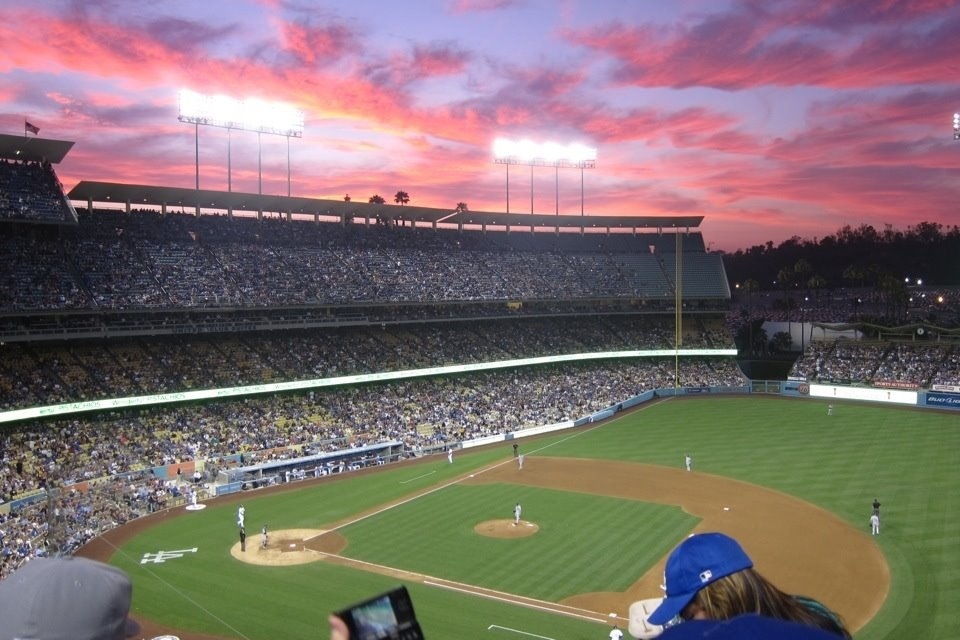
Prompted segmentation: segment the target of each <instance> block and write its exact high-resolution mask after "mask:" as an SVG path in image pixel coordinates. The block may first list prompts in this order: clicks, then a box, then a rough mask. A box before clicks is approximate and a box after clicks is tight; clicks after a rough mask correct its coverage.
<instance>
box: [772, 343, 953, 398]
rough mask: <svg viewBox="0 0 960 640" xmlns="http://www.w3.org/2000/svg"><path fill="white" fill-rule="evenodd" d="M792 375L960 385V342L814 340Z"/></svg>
mask: <svg viewBox="0 0 960 640" xmlns="http://www.w3.org/2000/svg"><path fill="white" fill-rule="evenodd" d="M790 375H792V376H794V377H799V378H803V379H805V380H823V381H834V382H843V383H848V384H849V383H854V384H875V385H879V386H883V385H891V384H897V383H900V384H902V385H904V386H909V387H913V388H925V387H930V386H931V385H934V384H943V385H955V386H956V385H960V342H958V343H956V344H941V343H929V342H919V343H904V342H878V341H852V340H846V339H841V340H822V341H814V342H812V343H811V344H810V345H809V346H808V347H807V349H806V351H805V352H804V353H803V354H802V355H801V357H800V358H799V359H798V360H797V362H796V363H795V364H794V365H793V368H792V370H791V373H790Z"/></svg>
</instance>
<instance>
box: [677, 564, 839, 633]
mask: <svg viewBox="0 0 960 640" xmlns="http://www.w3.org/2000/svg"><path fill="white" fill-rule="evenodd" d="M690 605H696V606H697V607H698V608H699V609H700V610H701V611H702V612H703V614H704V615H705V617H706V618H708V619H710V620H726V619H728V618H733V617H736V616H739V615H742V614H745V613H757V614H760V615H762V616H767V617H769V618H779V619H781V620H789V621H792V622H798V623H800V624H805V625H807V626H811V627H816V628H818V629H823V630H824V631H830V632H832V633H836V634H838V635H840V636H842V637H844V638H850V637H851V636H850V632H849V631H847V630H846V628H845V627H844V625H843V622H842V621H841V620H840V618H839V616H837V615H836V614H835V613H833V612H832V611H830V610H829V609H828V608H827V607H825V606H824V605H823V604H821V603H819V602H817V601H816V600H812V599H810V598H804V597H801V596H792V595H790V594H787V593H784V592H783V591H780V589H778V588H777V587H775V586H774V585H773V584H772V583H771V582H769V581H768V580H766V579H765V578H764V577H763V576H761V575H760V574H759V573H758V572H757V571H756V570H755V569H744V570H742V571H737V572H735V573H731V574H730V575H728V576H725V577H723V578H719V579H717V580H716V581H714V582H712V583H710V584H708V585H707V586H705V587H704V588H702V589H700V591H698V592H697V594H696V595H695V596H694V597H693V600H691V601H690ZM690 605H687V606H690Z"/></svg>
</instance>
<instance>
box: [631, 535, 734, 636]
mask: <svg viewBox="0 0 960 640" xmlns="http://www.w3.org/2000/svg"><path fill="white" fill-rule="evenodd" d="M752 566H753V561H752V560H750V557H749V556H748V555H747V554H746V552H745V551H744V550H743V547H741V546H740V543H738V542H737V541H736V540H734V539H733V538H731V537H730V536H728V535H725V534H722V533H695V534H693V535H692V536H690V537H689V538H687V539H686V540H684V541H683V542H681V543H680V544H679V545H678V546H677V548H676V549H674V550H673V551H672V552H671V553H670V556H669V557H668V558H667V567H666V570H665V571H664V572H663V578H664V583H665V584H664V587H665V589H666V597H664V599H663V602H661V603H660V606H658V607H657V609H656V610H655V611H654V612H653V613H651V614H650V617H649V618H647V622H649V623H650V624H656V625H664V624H666V623H668V622H670V621H671V620H673V619H674V618H676V617H677V616H678V615H680V612H681V611H683V608H684V607H686V606H687V605H688V604H690V601H691V600H693V597H694V596H695V595H697V592H698V591H700V589H702V588H704V587H705V586H707V585H708V584H710V583H711V582H714V581H716V580H718V579H720V578H722V577H724V576H728V575H730V574H731V573H736V572H737V571H742V570H743V569H749V568H750V567H752Z"/></svg>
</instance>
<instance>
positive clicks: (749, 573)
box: [647, 533, 851, 638]
mask: <svg viewBox="0 0 960 640" xmlns="http://www.w3.org/2000/svg"><path fill="white" fill-rule="evenodd" d="M664 582H665V584H664V588H665V590H666V595H665V597H664V598H663V601H662V602H661V603H660V606H658V607H657V609H656V610H655V611H654V612H653V613H652V614H650V617H648V618H647V621H648V622H649V623H650V624H654V625H660V626H670V625H672V624H675V623H677V622H679V621H686V620H728V619H730V618H735V617H737V616H741V615H744V614H759V615H761V616H764V617H768V618H776V619H780V620H787V621H792V622H796V623H799V624H802V625H806V626H808V627H815V628H817V629H821V630H824V631H826V632H828V633H830V634H833V637H837V636H839V637H842V638H850V637H851V636H850V632H849V631H847V629H846V628H845V627H844V625H843V623H842V621H841V620H840V618H839V617H838V616H837V615H836V614H835V613H834V612H832V611H830V609H828V608H827V607H826V606H824V605H823V604H821V603H820V602H818V601H816V600H814V599H812V598H807V597H804V596H796V595H790V594H787V593H784V592H783V591H781V590H780V589H778V588H777V587H776V586H774V585H773V584H772V583H771V582H770V581H768V580H767V579H766V578H764V577H763V576H762V575H760V573H759V572H757V571H756V569H754V568H753V561H752V560H751V559H750V556H748V555H747V553H746V552H745V551H744V550H743V547H741V546H740V544H739V543H738V542H737V541H736V540H734V539H733V538H731V537H730V536H727V535H725V534H723V533H697V534H694V535H692V536H690V537H688V538H687V539H686V540H684V541H683V542H681V543H680V544H679V545H678V546H677V548H676V549H674V550H673V551H672V552H671V553H670V556H669V557H668V558H667V566H666V570H665V571H664ZM711 637H712V636H711Z"/></svg>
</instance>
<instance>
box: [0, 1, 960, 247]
mask: <svg viewBox="0 0 960 640" xmlns="http://www.w3.org/2000/svg"><path fill="white" fill-rule="evenodd" d="M0 18H2V19H0V41H2V42H3V43H4V46H3V51H2V53H0V104H2V107H0V132H3V133H8V134H19V133H21V132H23V130H24V121H25V120H28V121H30V122H31V123H32V124H33V125H36V126H38V127H39V128H40V136H41V137H50V138H55V139H62V140H73V141H75V142H76V144H75V146H74V147H73V150H72V151H71V153H70V154H69V155H68V156H67V158H66V160H65V161H64V162H63V163H62V164H61V165H59V166H58V167H57V172H58V175H59V176H60V178H61V180H62V181H63V183H64V186H65V187H66V188H67V189H70V188H71V187H73V186H74V185H75V184H76V183H77V182H78V181H80V180H99V181H115V182H129V183H145V184H157V185H164V186H178V187H193V186H194V173H195V164H194V128H193V127H192V126H191V125H189V124H184V123H181V122H178V120H177V115H178V103H177V93H178V91H179V90H180V89H181V88H186V89H192V90H194V91H197V92H200V93H206V94H227V95H230V96H232V97H235V98H237V99H244V98H262V99H265V100H270V101H276V102H285V103H289V104H291V105H293V106H295V107H296V108H297V109H300V110H302V111H303V112H304V114H305V132H304V136H303V138H302V139H292V140H290V158H291V174H292V175H291V179H292V186H291V191H292V194H293V195H298V196H308V197H318V198H335V199H342V198H343V197H344V195H345V194H350V196H351V198H352V199H354V200H360V201H364V202H365V201H367V200H368V199H369V197H370V196H371V195H373V194H379V195H381V196H383V197H384V198H385V199H386V201H387V202H392V201H393V195H394V194H395V193H396V192H397V191H399V190H403V191H406V192H407V193H408V194H409V195H410V204H414V205H420V206H427V207H441V208H444V207H449V208H450V209H451V210H452V209H453V208H454V207H455V206H456V204H457V203H458V202H466V203H467V204H468V205H469V207H470V209H472V210H475V211H505V210H506V207H507V189H506V175H505V168H504V166H503V165H498V164H494V162H493V155H492V143H493V140H494V139H495V138H497V137H507V138H514V139H519V138H529V139H531V140H533V141H536V142H547V141H556V142H562V143H574V142H578V143H583V144H587V145H589V146H591V147H595V148H596V149H597V150H598V160H597V166H596V168H594V169H588V170H586V171H585V174H584V195H585V199H584V208H585V211H586V213H587V215H590V214H604V215H646V216H657V215H703V216H704V217H705V219H704V223H703V225H702V231H703V233H704V237H705V240H706V241H707V242H708V243H709V244H710V245H711V247H712V248H713V249H724V250H728V251H732V250H736V249H738V248H746V247H749V246H752V245H755V244H762V243H764V242H766V241H768V240H771V241H773V242H774V243H779V242H780V241H782V240H785V239H787V238H790V237H792V236H799V237H800V238H803V239H815V238H820V237H823V236H825V235H827V234H832V233H834V232H836V231H837V229H839V228H840V227H841V226H843V225H847V224H849V225H852V226H859V225H861V224H870V225H873V226H874V227H875V228H877V229H878V230H882V229H884V228H885V227H886V226H887V225H890V226H892V227H894V228H895V229H900V230H906V229H907V228H908V227H910V226H912V225H915V224H917V223H919V222H923V221H930V222H939V223H942V224H944V225H954V224H960V204H958V203H960V141H954V139H953V135H952V126H951V122H952V117H953V113H954V112H955V111H957V110H960V3H957V2H956V1H955V0H902V1H901V0H816V1H814V0H672V1H667V0H664V1H659V0H616V1H615V0H583V1H580V0H576V1H574V0H567V1H564V0H555V1H553V0H406V1H402V2H401V1H396V2H392V1H381V0H351V1H350V2H346V1H332V0H331V1H326V2H314V1H308V0H260V1H255V0H204V1H203V2H199V1H195V0H187V1H162V2H157V1H156V0H151V1H149V2H147V1H140V0H129V1H127V0H60V1H52V0H51V1H33V2H19V3H13V2H3V3H2V4H0ZM230 145H231V146H230V149H231V151H230V158H231V171H230V178H231V181H232V188H233V190H234V191H248V192H253V193H256V192H257V189H258V159H257V158H258V146H257V136H256V134H254V133H249V132H242V131H233V132H232V134H231V136H230ZM199 147H200V158H199V163H200V168H199V173H200V186H201V188H205V189H222V190H226V189H227V179H228V176H227V155H228V154H227V131H226V130H224V129H219V128H215V127H201V128H200V130H199ZM261 153H262V155H261V157H262V163H263V183H262V184H263V186H262V190H263V192H264V193H275V194H284V195H285V194H286V192H287V164H286V163H287V140H286V139H285V138H283V137H279V136H269V135H265V136H263V137H262V146H261ZM558 175H559V177H558ZM580 177H581V176H580V171H579V170H576V169H561V170H560V171H559V174H556V173H555V171H554V169H552V168H538V169H535V170H534V171H533V184H532V185H531V172H530V170H529V168H526V167H512V168H511V171H510V194H509V195H510V210H511V212H515V213H517V214H518V215H519V214H522V213H529V211H530V201H531V190H532V193H533V200H534V210H535V212H536V213H553V212H554V211H555V209H556V208H557V206H559V211H560V213H561V214H578V213H579V212H580ZM531 187H532V188H531ZM558 192H559V195H558ZM558 203H559V204H558Z"/></svg>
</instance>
